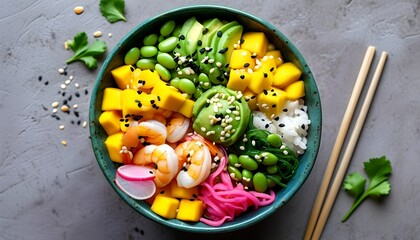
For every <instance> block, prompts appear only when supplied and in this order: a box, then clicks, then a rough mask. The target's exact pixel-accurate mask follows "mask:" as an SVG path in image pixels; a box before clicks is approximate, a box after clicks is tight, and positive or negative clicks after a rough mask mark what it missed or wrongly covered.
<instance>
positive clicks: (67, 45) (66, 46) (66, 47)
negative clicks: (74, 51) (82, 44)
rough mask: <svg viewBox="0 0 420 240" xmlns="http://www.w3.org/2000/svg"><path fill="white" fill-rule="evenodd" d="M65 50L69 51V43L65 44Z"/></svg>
mask: <svg viewBox="0 0 420 240" xmlns="http://www.w3.org/2000/svg"><path fill="white" fill-rule="evenodd" d="M64 48H65V49H66V50H69V43H68V42H67V41H65V42H64Z"/></svg>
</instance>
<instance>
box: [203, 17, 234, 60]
mask: <svg viewBox="0 0 420 240" xmlns="http://www.w3.org/2000/svg"><path fill="white" fill-rule="evenodd" d="M238 25H239V23H238V22H237V21H232V22H228V23H226V24H224V25H223V26H221V27H220V28H219V29H218V30H217V31H216V34H215V35H214V36H213V38H212V40H211V49H212V50H211V51H209V52H208V55H207V56H208V57H209V59H215V57H216V52H217V50H216V49H218V48H219V42H220V39H221V38H222V36H223V34H224V33H225V32H226V31H227V30H228V29H230V28H231V27H234V26H238ZM213 64H214V65H216V64H215V63H213ZM222 64H223V63H222Z"/></svg>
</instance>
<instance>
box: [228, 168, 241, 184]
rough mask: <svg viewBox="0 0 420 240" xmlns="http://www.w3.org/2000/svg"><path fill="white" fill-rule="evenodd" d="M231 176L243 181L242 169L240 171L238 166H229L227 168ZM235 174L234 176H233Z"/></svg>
mask: <svg viewBox="0 0 420 240" xmlns="http://www.w3.org/2000/svg"><path fill="white" fill-rule="evenodd" d="M227 170H228V172H229V175H230V177H231V178H232V179H233V180H235V181H241V180H242V174H241V171H239V170H238V169H237V168H236V167H233V166H228V168H227ZM232 175H233V176H232Z"/></svg>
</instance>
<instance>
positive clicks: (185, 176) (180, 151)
mask: <svg viewBox="0 0 420 240" xmlns="http://www.w3.org/2000/svg"><path fill="white" fill-rule="evenodd" d="M175 152H176V154H177V155H178V158H179V161H180V162H183V164H182V165H183V168H182V170H181V171H180V172H179V174H178V176H177V178H176V180H177V182H178V186H180V187H185V188H192V187H195V186H197V185H199V184H200V183H202V182H203V181H204V180H205V179H206V178H207V177H208V176H209V175H210V171H211V163H212V159H211V154H210V150H209V148H208V147H207V146H206V144H204V143H203V142H201V141H196V140H190V141H185V142H183V143H181V144H179V145H178V146H177V147H176V148H175Z"/></svg>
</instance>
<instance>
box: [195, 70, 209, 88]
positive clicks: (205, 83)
mask: <svg viewBox="0 0 420 240" xmlns="http://www.w3.org/2000/svg"><path fill="white" fill-rule="evenodd" d="M198 82H199V83H200V86H201V87H202V88H203V89H209V88H211V86H212V85H211V82H210V79H209V77H208V76H207V74H205V73H200V75H198Z"/></svg>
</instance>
